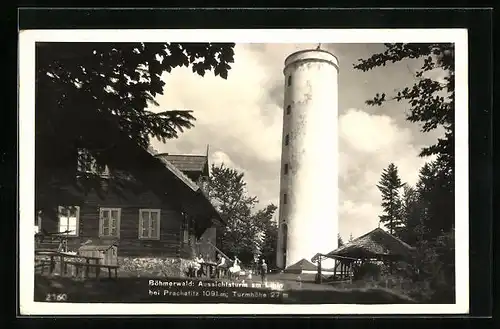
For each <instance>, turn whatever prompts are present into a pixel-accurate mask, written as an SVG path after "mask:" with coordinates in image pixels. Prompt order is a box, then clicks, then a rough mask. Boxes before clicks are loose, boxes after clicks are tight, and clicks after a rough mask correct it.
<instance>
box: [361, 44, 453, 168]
mask: <svg viewBox="0 0 500 329" xmlns="http://www.w3.org/2000/svg"><path fill="white" fill-rule="evenodd" d="M385 47H386V50H385V51H384V52H382V53H379V54H374V55H372V56H371V57H370V58H368V59H360V60H359V63H357V64H355V65H354V68H356V69H359V70H362V71H368V70H371V69H374V68H376V67H380V66H385V65H386V64H387V63H389V62H390V63H395V62H400V61H403V60H407V59H422V60H423V63H422V66H421V68H420V69H419V70H418V71H417V72H416V73H415V78H416V80H417V81H416V82H415V83H414V84H413V86H404V87H402V88H401V89H400V90H399V91H398V92H397V93H396V94H395V95H391V96H386V94H385V93H382V94H377V95H376V96H375V97H374V98H373V99H371V100H368V101H367V102H366V103H367V104H368V105H381V104H382V103H384V102H386V101H388V100H396V101H398V102H407V103H408V104H409V105H410V109H409V112H408V115H407V119H408V120H409V121H411V122H416V123H420V124H421V129H422V131H423V132H429V131H431V130H434V129H436V128H438V127H443V128H444V129H445V131H446V133H445V137H444V138H443V139H439V140H438V142H437V143H436V144H434V145H431V146H429V147H425V148H424V149H423V150H422V152H421V155H422V156H427V155H434V154H436V155H437V154H440V155H446V156H447V157H450V158H453V155H454V148H453V145H454V143H453V141H454V127H455V124H454V113H455V66H454V58H455V49H454V45H453V44H445V43H439V44H435V43H433V44H409V43H388V44H385ZM433 70H442V72H443V73H444V74H445V76H444V78H443V81H437V80H435V79H432V78H429V77H426V73H428V72H430V71H433ZM448 160H451V159H448Z"/></svg>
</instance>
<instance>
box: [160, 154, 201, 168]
mask: <svg viewBox="0 0 500 329" xmlns="http://www.w3.org/2000/svg"><path fill="white" fill-rule="evenodd" d="M156 157H158V158H161V159H165V160H167V161H169V162H170V163H171V164H173V165H174V166H175V167H176V168H178V169H179V170H180V171H182V172H203V171H204V170H205V169H206V165H207V163H208V157H207V156H206V155H183V154H168V153H162V154H157V155H156Z"/></svg>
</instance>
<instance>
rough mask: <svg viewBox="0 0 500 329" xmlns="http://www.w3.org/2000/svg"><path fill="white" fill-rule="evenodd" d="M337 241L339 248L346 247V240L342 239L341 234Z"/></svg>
mask: <svg viewBox="0 0 500 329" xmlns="http://www.w3.org/2000/svg"><path fill="white" fill-rule="evenodd" d="M337 241H338V246H339V247H342V246H343V245H344V240H342V237H341V236H340V234H337Z"/></svg>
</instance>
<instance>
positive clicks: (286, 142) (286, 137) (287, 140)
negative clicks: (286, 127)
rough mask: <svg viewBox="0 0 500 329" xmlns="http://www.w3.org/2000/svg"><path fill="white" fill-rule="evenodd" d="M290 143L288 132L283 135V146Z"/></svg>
mask: <svg viewBox="0 0 500 329" xmlns="http://www.w3.org/2000/svg"><path fill="white" fill-rule="evenodd" d="M288 144H290V134H286V135H285V146H288Z"/></svg>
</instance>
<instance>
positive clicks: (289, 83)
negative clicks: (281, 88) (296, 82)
mask: <svg viewBox="0 0 500 329" xmlns="http://www.w3.org/2000/svg"><path fill="white" fill-rule="evenodd" d="M287 85H288V86H291V85H292V76H291V75H289V76H288V81H287Z"/></svg>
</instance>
